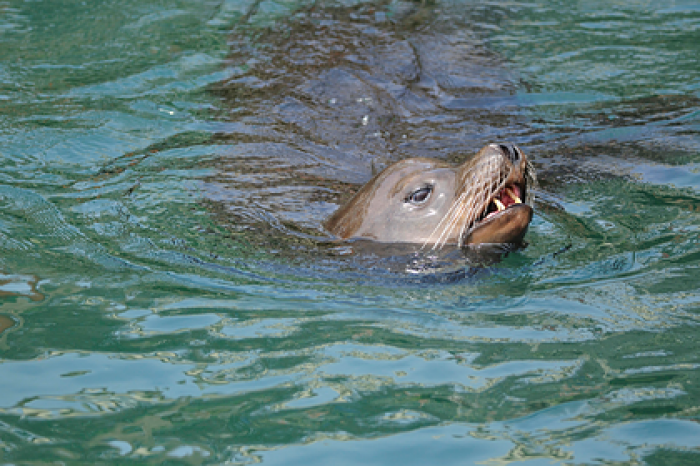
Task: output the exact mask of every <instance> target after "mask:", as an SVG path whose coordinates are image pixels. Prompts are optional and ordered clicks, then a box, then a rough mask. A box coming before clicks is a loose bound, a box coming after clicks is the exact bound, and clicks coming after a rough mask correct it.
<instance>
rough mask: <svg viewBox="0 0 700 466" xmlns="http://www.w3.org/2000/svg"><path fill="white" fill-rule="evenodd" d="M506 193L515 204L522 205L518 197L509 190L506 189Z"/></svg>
mask: <svg viewBox="0 0 700 466" xmlns="http://www.w3.org/2000/svg"><path fill="white" fill-rule="evenodd" d="M506 193H507V194H508V195H509V196H510V197H511V198H512V199H513V201H515V202H514V203H515V204H522V203H523V201H522V200H521V199H520V197H518V195H517V194H516V193H515V191H513V190H512V189H510V188H506Z"/></svg>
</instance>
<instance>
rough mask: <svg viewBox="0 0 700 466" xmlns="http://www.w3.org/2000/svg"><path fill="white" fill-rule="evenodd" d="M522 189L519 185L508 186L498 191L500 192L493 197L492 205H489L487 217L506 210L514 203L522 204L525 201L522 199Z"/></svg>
mask: <svg viewBox="0 0 700 466" xmlns="http://www.w3.org/2000/svg"><path fill="white" fill-rule="evenodd" d="M520 196H521V190H520V187H519V186H518V185H515V184H514V185H510V186H506V187H505V188H503V189H502V190H500V191H499V192H498V194H497V195H496V196H495V197H494V198H493V201H492V204H491V206H489V209H488V212H487V215H486V217H485V218H489V217H491V216H493V215H496V214H497V213H499V212H502V211H504V210H506V209H507V208H508V207H510V206H512V205H514V204H522V203H523V201H522V199H520Z"/></svg>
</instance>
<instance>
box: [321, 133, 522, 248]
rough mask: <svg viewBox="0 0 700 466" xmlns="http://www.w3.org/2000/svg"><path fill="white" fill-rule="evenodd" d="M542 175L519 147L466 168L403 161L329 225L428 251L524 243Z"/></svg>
mask: <svg viewBox="0 0 700 466" xmlns="http://www.w3.org/2000/svg"><path fill="white" fill-rule="evenodd" d="M535 183H536V177H535V170H534V168H533V167H532V164H531V163H530V161H529V160H528V158H527V156H526V155H525V154H524V153H523V152H522V151H521V150H520V149H519V148H518V147H517V146H515V145H514V144H490V145H487V146H486V147H484V148H483V149H481V150H480V151H479V152H478V153H477V154H476V155H475V156H474V157H472V158H470V159H469V160H467V161H466V162H464V163H463V164H461V165H458V166H453V165H450V164H448V163H446V162H442V161H439V160H434V159H428V158H412V159H406V160H402V161H399V162H396V163H394V164H392V165H390V166H388V167H387V168H385V169H384V170H383V171H382V172H380V173H379V174H377V175H376V176H374V177H373V178H372V179H371V180H370V181H369V182H367V184H365V185H364V186H363V187H362V188H361V189H360V190H359V191H358V192H357V193H356V194H355V196H354V197H353V198H352V199H350V201H348V203H347V204H345V205H344V206H342V207H340V208H339V209H338V210H337V211H336V212H335V213H333V215H331V217H330V218H328V220H326V222H325V224H324V226H325V228H326V230H328V232H330V233H331V234H333V235H335V236H337V237H339V238H342V239H350V238H366V239H371V240H375V241H380V242H390V243H415V244H421V249H425V248H430V249H432V250H436V249H441V248H443V247H445V246H446V245H456V246H459V247H461V248H464V247H467V246H471V245H479V244H486V243H488V244H504V243H506V244H516V245H517V244H520V243H521V242H522V239H523V237H524V235H525V233H526V231H527V228H528V226H529V224H530V221H531V220H532V207H531V205H530V204H531V203H532V201H533V197H532V194H531V193H532V190H533V187H534V185H535Z"/></svg>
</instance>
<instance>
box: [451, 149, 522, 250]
mask: <svg viewBox="0 0 700 466" xmlns="http://www.w3.org/2000/svg"><path fill="white" fill-rule="evenodd" d="M501 147H502V146H501ZM513 147H514V146H513ZM509 175H510V176H508V178H507V181H506V182H505V183H502V184H501V185H502V186H503V187H502V188H500V189H498V188H497V190H496V192H495V193H494V194H493V195H492V196H491V198H490V199H489V201H488V203H486V206H485V208H484V210H483V211H482V213H481V215H479V216H478V217H477V219H476V221H474V222H473V223H472V224H471V225H469V226H468V227H467V228H466V231H465V234H464V236H463V238H462V245H473V244H481V243H515V244H517V243H520V242H521V241H522V239H523V236H525V232H526V231H527V227H528V225H529V224H530V221H531V220H532V207H530V206H529V205H528V204H527V203H526V202H527V199H528V184H529V183H531V182H534V174H533V173H532V171H531V168H530V167H529V166H528V164H527V163H526V164H523V167H522V169H521V170H513V171H510V173H509Z"/></svg>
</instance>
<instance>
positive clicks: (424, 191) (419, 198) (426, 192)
mask: <svg viewBox="0 0 700 466" xmlns="http://www.w3.org/2000/svg"><path fill="white" fill-rule="evenodd" d="M432 192H433V187H432V186H430V185H428V186H423V187H422V188H420V189H417V190H415V191H413V192H412V193H411V194H409V195H408V196H407V197H406V199H405V201H404V202H410V203H411V204H415V205H420V204H424V203H425V202H426V201H427V200H428V199H430V195H431V194H432Z"/></svg>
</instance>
